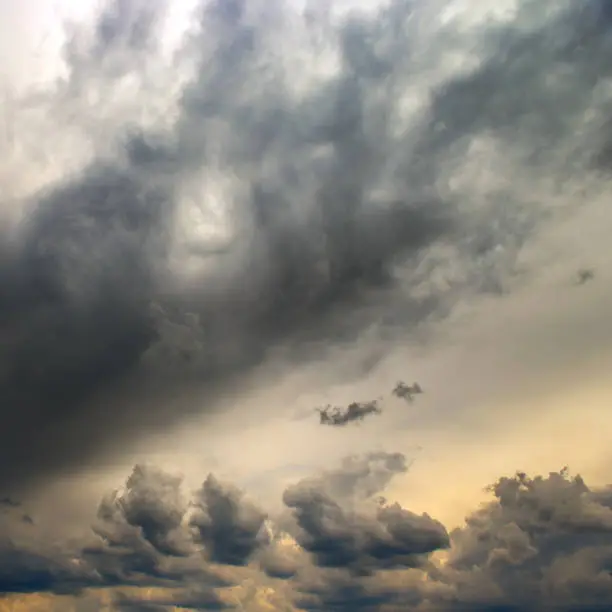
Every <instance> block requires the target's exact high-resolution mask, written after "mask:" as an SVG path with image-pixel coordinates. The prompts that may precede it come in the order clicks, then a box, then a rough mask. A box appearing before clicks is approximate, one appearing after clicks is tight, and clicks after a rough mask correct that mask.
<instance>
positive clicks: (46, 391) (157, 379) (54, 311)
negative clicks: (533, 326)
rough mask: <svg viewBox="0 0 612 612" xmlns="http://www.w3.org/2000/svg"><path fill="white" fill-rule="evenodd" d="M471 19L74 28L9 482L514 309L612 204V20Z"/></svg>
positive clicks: (41, 170) (7, 309)
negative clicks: (571, 223)
mask: <svg viewBox="0 0 612 612" xmlns="http://www.w3.org/2000/svg"><path fill="white" fill-rule="evenodd" d="M447 5H448V7H451V4H449V3H444V2H440V3H435V2H434V3H433V4H429V3H428V4H427V6H425V5H422V4H420V3H412V2H404V1H400V0H396V1H393V2H390V3H387V4H386V5H384V6H383V5H381V7H379V8H377V9H375V10H374V9H373V10H372V11H367V12H362V13H357V14H355V15H347V14H344V15H341V16H338V14H336V13H335V12H334V11H333V10H331V9H330V10H328V8H329V7H327V5H326V4H325V3H323V4H322V5H321V6H319V7H318V8H317V7H315V6H314V5H313V6H312V7H309V9H308V10H306V11H304V12H300V11H298V10H297V8H296V7H294V6H293V5H292V4H291V3H281V2H262V3H260V2H257V1H252V2H240V1H237V2H230V3H227V2H208V3H205V4H203V5H201V6H198V8H197V11H196V13H195V15H194V17H193V19H192V24H191V25H192V27H191V29H190V31H189V32H188V33H187V34H185V36H184V37H183V38H182V39H181V42H180V43H179V45H178V47H177V49H176V51H175V53H174V54H169V53H168V50H167V49H165V48H164V45H162V44H161V43H160V42H159V41H160V40H162V38H163V37H162V36H161V32H162V31H163V29H164V26H165V24H166V22H167V19H168V8H169V7H168V6H166V5H165V4H164V3H163V2H155V3H143V2H138V1H136V0H133V1H127V2H126V1H120V0H116V1H115V2H110V3H108V4H107V5H105V6H103V7H102V9H101V11H100V12H99V14H97V16H96V17H95V19H94V21H93V22H91V23H82V24H76V25H72V26H71V29H70V37H69V38H68V39H67V42H66V45H65V48H64V53H63V61H64V76H62V77H61V78H59V79H58V80H57V81H56V82H54V83H52V84H51V85H49V86H46V87H43V88H42V89H41V88H39V89H38V90H36V91H31V92H29V91H28V92H26V93H25V94H23V99H20V100H19V102H20V104H21V107H22V108H23V110H22V111H21V114H18V115H16V117H15V121H14V130H13V132H14V140H13V141H12V142H13V144H12V145H11V146H12V148H10V149H7V159H8V161H7V162H6V172H3V174H2V177H3V178H2V181H3V182H4V183H5V186H6V190H5V193H6V194H8V195H7V196H6V199H7V201H6V203H5V205H3V206H2V214H3V216H4V217H6V222H5V223H4V224H3V228H2V235H1V242H0V281H1V283H2V286H3V287H4V290H3V291H2V293H1V294H0V326H1V332H2V337H3V342H2V346H1V347H0V385H1V386H0V391H1V395H2V397H3V403H2V411H3V413H2V420H3V428H2V431H1V432H0V489H7V490H8V489H11V488H15V487H18V486H30V485H32V486H33V484H34V483H35V482H37V481H38V480H40V479H44V478H45V477H46V476H48V475H49V474H54V473H56V472H58V471H60V472H61V471H62V470H65V469H68V468H69V467H70V466H71V465H74V463H75V462H76V463H78V464H79V465H83V464H85V463H87V462H88V461H93V460H101V457H102V454H101V453H103V451H107V452H117V451H118V449H120V448H121V447H122V444H123V443H125V442H126V441H132V440H133V439H134V437H135V436H140V435H142V432H144V431H146V432H149V431H151V430H152V429H153V428H160V427H164V426H167V425H172V424H176V423H178V422H180V420H181V419H182V418H184V417H185V416H187V415H189V414H193V413H197V412H200V411H202V406H203V405H206V406H214V403H215V402H214V399H215V394H218V393H223V392H224V391H226V390H227V389H231V388H232V387H233V386H234V385H235V384H239V382H240V379H241V376H242V375H243V374H244V373H246V372H248V371H250V370H251V369H252V368H253V367H255V366H257V365H258V364H261V363H264V362H266V361H267V360H269V359H272V358H273V355H274V354H275V351H277V350H279V347H280V348H282V351H283V355H284V357H285V358H286V359H309V358H313V357H317V356H320V355H321V354H322V352H323V351H324V350H325V348H326V347H329V346H332V345H336V344H338V343H345V342H350V341H352V340H354V339H356V338H359V337H361V336H362V335H363V334H364V333H365V332H366V331H367V330H372V329H374V330H375V332H376V334H378V335H380V336H382V337H386V336H398V335H402V334H410V333H411V332H412V331H413V330H415V329H417V328H419V329H420V328H421V327H422V326H423V325H425V324H427V323H429V322H431V321H432V320H436V319H438V318H440V317H442V316H445V315H447V314H448V313H449V312H451V311H452V309H453V308H454V306H455V305H456V304H457V303H458V301H459V300H460V299H462V298H463V297H469V296H473V295H475V294H479V293H482V292H485V293H500V292H501V293H503V292H505V291H507V290H509V288H511V287H512V282H514V281H513V278H514V276H513V275H514V273H515V272H516V271H517V270H519V269H520V265H522V260H521V257H522V254H523V249H524V247H525V246H526V245H529V244H531V242H530V241H532V240H533V239H535V237H536V236H537V235H538V232H539V231H540V230H542V229H543V228H546V227H547V223H550V222H551V219H554V218H556V217H555V215H559V214H568V213H571V212H572V211H575V210H579V209H580V208H581V206H584V200H585V198H584V197H582V196H581V197H577V196H576V194H577V193H582V194H583V195H584V194H587V195H588V193H594V192H598V193H599V192H601V191H602V190H605V186H606V182H605V181H606V179H607V173H608V171H609V169H608V164H607V161H606V159H607V157H606V151H607V150H608V148H609V146H608V143H607V140H606V136H605V134H606V132H605V129H604V128H605V126H606V125H608V121H609V117H608V116H607V111H606V108H607V106H606V104H607V101H608V97H609V95H608V93H607V89H606V87H605V84H606V82H607V81H606V79H607V78H608V77H609V66H608V63H607V60H606V59H605V58H606V57H608V56H609V54H608V53H607V49H608V46H609V45H610V37H609V28H608V24H609V15H608V12H609V11H608V9H606V8H605V7H606V4H605V3H604V2H582V1H579V2H561V3H558V2H555V3H550V2H543V3H538V2H531V1H526V0H524V1H521V2H518V3H516V6H515V7H514V8H513V9H512V10H510V12H509V13H508V15H506V16H505V17H503V18H497V19H492V20H489V21H484V22H482V21H479V22H470V21H469V20H467V19H465V18H463V17H462V16H461V14H459V16H458V17H455V18H451V17H446V18H445V17H444V15H445V12H444V11H443V10H442V9H443V8H445V7H447ZM330 6H331V5H330ZM451 58H454V59H452V61H451ZM17 106H19V105H17ZM47 141H48V142H52V143H53V158H51V156H50V155H49V154H50V152H51V149H47V148H46V147H47ZM15 143H17V144H15ZM581 190H582V192H581ZM170 405H172V408H169V406H170Z"/></svg>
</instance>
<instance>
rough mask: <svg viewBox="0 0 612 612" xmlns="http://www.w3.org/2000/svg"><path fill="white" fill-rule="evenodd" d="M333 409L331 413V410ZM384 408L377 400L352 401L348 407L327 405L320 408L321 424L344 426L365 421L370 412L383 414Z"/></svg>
mask: <svg viewBox="0 0 612 612" xmlns="http://www.w3.org/2000/svg"><path fill="white" fill-rule="evenodd" d="M330 410H331V414H330V412H329V411H330ZM381 412H382V409H381V408H380V406H379V405H378V402H377V401H376V400H373V401H369V402H351V403H350V404H349V405H348V406H347V407H346V408H344V409H342V408H338V407H337V406H336V407H334V408H332V407H331V406H326V407H325V408H322V409H319V415H320V418H321V425H331V426H332V427H343V426H344V425H348V424H349V423H354V422H357V421H363V419H365V417H367V416H368V415H370V414H381Z"/></svg>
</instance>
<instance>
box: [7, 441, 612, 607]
mask: <svg viewBox="0 0 612 612" xmlns="http://www.w3.org/2000/svg"><path fill="white" fill-rule="evenodd" d="M405 469H406V463H405V458H404V457H403V455H401V454H395V455H393V454H388V453H373V454H370V455H364V456H359V457H351V458H347V460H346V461H345V463H344V465H343V466H341V467H338V468H336V469H332V470H328V471H327V472H324V473H321V474H319V475H316V476H313V477H312V478H310V479H303V480H302V481H300V482H298V483H296V484H294V485H292V486H290V487H288V488H287V490H286V492H285V495H284V503H285V504H286V507H287V511H288V513H289V517H290V519H291V520H287V517H283V516H270V517H269V518H268V521H269V522H270V525H269V527H268V534H267V537H265V538H261V537H258V534H259V531H260V530H261V528H262V525H263V521H264V519H265V517H266V513H265V512H263V511H262V510H260V509H258V508H257V507H256V506H254V505H253V502H251V501H249V500H247V499H246V498H245V496H244V493H241V492H239V491H238V490H237V489H235V488H233V487H231V486H229V485H221V484H219V482H218V481H217V480H216V479H215V478H214V477H210V476H209V477H208V478H207V479H206V480H205V482H204V485H203V487H202V489H201V490H197V491H194V492H193V494H192V504H194V505H195V507H192V510H190V511H188V514H189V512H192V519H191V520H189V516H183V515H181V516H183V519H182V521H181V522H179V520H178V518H177V517H178V514H175V513H174V512H173V511H172V510H171V508H174V507H175V505H176V498H177V497H176V491H177V483H178V479H177V477H175V476H172V475H170V474H167V473H164V472H163V471H161V470H159V469H157V468H153V467H148V468H144V467H143V466H136V467H135V468H134V472H133V474H132V475H131V476H130V477H129V478H128V479H127V481H126V486H125V490H122V491H121V492H119V493H114V494H113V495H112V496H111V497H105V498H104V499H103V500H102V502H101V508H102V510H101V513H100V515H101V517H100V518H99V519H98V520H99V521H102V522H103V523H104V524H105V529H101V528H100V525H99V524H98V523H96V525H94V536H95V541H92V542H89V543H85V544H83V543H82V542H81V543H74V542H72V543H71V542H54V543H51V542H50V540H48V538H47V537H46V536H45V534H42V533H38V534H36V535H34V536H32V535H31V534H30V536H29V537H27V538H26V537H23V534H25V532H23V534H22V535H21V536H20V535H19V534H18V533H17V532H16V531H14V530H13V531H12V532H11V536H10V538H9V537H8V535H7V534H3V536H2V540H1V550H0V590H1V592H2V593H4V594H8V593H34V592H38V593H41V592H42V593H44V592H47V593H55V594H59V595H64V596H66V595H73V596H76V595H79V594H81V597H80V598H79V599H77V600H75V601H77V602H79V601H80V602H82V603H83V606H93V605H94V603H93V602H95V601H98V599H96V595H95V593H102V592H103V591H108V592H110V593H111V594H112V595H111V599H112V601H113V602H114V603H113V605H114V608H113V609H116V610H169V609H173V606H174V607H179V608H185V609H194V610H221V609H236V608H235V606H239V605H242V604H240V602H241V601H243V603H244V602H246V601H247V600H248V601H250V602H251V604H252V605H251V604H249V606H247V607H246V608H245V609H249V610H251V609H252V610H264V609H268V608H266V607H265V605H264V604H261V605H262V607H257V606H258V605H259V604H256V603H254V602H256V601H258V600H257V598H252V597H251V596H250V595H249V593H248V591H249V588H250V587H248V586H247V585H249V584H251V585H252V587H253V588H256V589H257V588H258V589H263V590H265V589H270V588H272V589H273V590H275V591H277V593H278V594H280V593H282V594H283V595H282V600H279V603H278V604H275V605H276V606H277V609H282V608H283V606H284V609H286V610H288V611H289V610H295V609H301V610H312V611H317V610H338V611H343V610H363V611H373V610H415V612H416V611H417V610H418V611H419V612H423V611H425V612H427V611H428V610H431V611H433V610H436V611H438V610H446V611H448V612H454V611H458V610H467V609H470V610H492V609H508V610H521V611H522V610H534V611H535V610H542V609H555V610H564V611H566V612H574V611H577V610H601V609H605V608H607V607H609V606H610V605H612V579H611V578H610V559H611V558H612V556H611V555H612V535H611V534H612V493H611V491H612V488H611V487H603V488H598V489H595V488H590V487H589V486H588V485H587V483H586V482H585V481H584V480H583V479H582V478H581V477H580V476H571V475H570V474H569V471H568V470H567V469H563V470H561V471H559V472H553V473H551V474H549V475H548V476H534V477H530V476H529V475H527V474H524V473H521V472H519V473H517V474H516V475H515V476H511V477H508V476H504V477H502V478H500V479H498V480H497V481H496V482H495V483H493V484H492V485H491V486H489V487H488V488H487V489H488V491H489V492H490V493H491V494H492V498H491V499H490V500H489V501H487V502H486V503H484V504H483V505H481V506H479V507H478V508H476V509H474V510H473V511H472V512H470V513H469V514H468V515H467V516H466V518H465V522H464V523H463V524H462V525H461V526H460V527H458V528H456V529H453V530H451V531H450V532H448V531H447V529H446V528H445V527H444V526H443V525H442V524H441V523H440V522H438V521H437V520H435V519H434V518H432V517H430V516H429V515H427V514H417V513H414V512H412V511H410V510H409V509H408V508H404V507H402V506H401V505H400V504H398V503H392V502H387V501H386V500H382V499H381V498H380V496H381V494H383V493H385V487H387V486H388V485H389V483H390V481H391V479H392V478H393V477H395V476H398V475H400V474H402V473H404V472H405ZM130 490H131V492H130ZM183 493H184V492H182V491H181V494H183ZM185 495H187V494H186V493H185ZM109 499H112V500H114V501H113V502H109ZM121 499H122V500H124V501H123V502H119V501H117V500H121ZM110 506H112V507H113V508H114V509H115V510H114V511H112V512H111V511H110V510H109V507H110ZM180 507H181V508H186V507H187V505H186V504H182V505H181V506H180ZM204 513H206V516H207V518H206V521H204V520H203V518H202V515H203V514H204ZM135 516H136V517H138V518H137V519H134V518H133V517H135ZM128 517H132V518H131V519H130V518H128ZM168 517H172V518H168ZM129 521H131V522H129ZM151 525H155V527H154V528H153V527H151ZM161 525H166V526H167V528H170V529H182V530H183V534H184V535H185V536H186V537H189V538H190V545H191V548H190V549H189V550H188V551H187V552H185V551H181V553H180V555H177V554H176V552H175V551H173V550H167V549H166V548H167V547H166V546H165V545H164V547H162V548H160V547H158V546H156V545H155V542H159V541H160V533H164V534H165V533H166V532H167V531H168V529H167V528H162V527H161ZM194 525H195V526H196V527H197V529H195V530H194V529H192V527H193V526H194ZM221 534H222V535H223V537H221ZM41 536H43V537H41ZM221 539H222V540H223V543H222V544H220V543H219V540H221ZM161 541H163V542H167V538H166V537H162V539H161ZM257 585H259V586H257ZM287 587H288V590H287ZM236 588H238V589H239V590H240V589H243V590H244V592H243V593H242V595H240V593H238V594H234V595H233V596H229V595H228V592H229V591H228V589H229V590H230V591H231V590H232V589H236ZM96 589H97V590H96ZM241 597H243V599H241ZM102 599H104V598H101V599H100V600H99V601H102ZM106 601H108V598H106ZM282 602H284V603H282ZM245 605H246V604H245ZM253 606H254V607H253ZM279 606H280V608H279ZM85 609H87V608H85ZM93 609H97V608H93ZM240 609H242V608H240Z"/></svg>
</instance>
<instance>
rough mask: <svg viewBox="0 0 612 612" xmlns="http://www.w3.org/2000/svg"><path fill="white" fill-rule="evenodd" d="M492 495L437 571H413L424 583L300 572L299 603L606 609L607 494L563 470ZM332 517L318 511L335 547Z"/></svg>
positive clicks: (610, 545) (515, 480)
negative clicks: (492, 497)
mask: <svg viewBox="0 0 612 612" xmlns="http://www.w3.org/2000/svg"><path fill="white" fill-rule="evenodd" d="M489 490H490V491H491V492H492V493H493V495H494V501H492V502H490V503H488V504H486V505H485V506H481V507H480V508H478V509H477V510H475V511H474V512H472V513H471V514H470V515H468V517H467V518H466V521H465V525H464V526H462V527H461V528H458V529H455V530H454V531H452V532H451V533H450V537H449V543H450V548H449V549H448V554H447V555H446V560H445V562H444V563H443V564H439V563H438V562H437V561H436V560H435V559H434V558H432V559H430V560H429V563H427V564H425V565H424V566H423V567H422V570H419V569H416V570H411V571H417V572H422V573H421V576H420V577H419V576H418V575H416V576H412V577H411V576H410V575H409V574H405V575H404V576H403V577H401V578H400V579H399V580H395V581H393V580H390V579H389V576H387V578H385V576H386V575H387V574H389V572H385V571H379V572H377V574H375V575H373V576H365V577H364V576H359V575H357V576H356V575H354V574H353V575H351V574H350V573H348V572H346V571H345V569H344V568H342V569H333V568H332V569H326V570H324V572H323V573H322V574H319V575H317V574H314V575H308V574H304V575H300V574H299V573H297V574H294V578H293V581H294V585H295V587H296V589H297V590H298V593H299V595H298V598H297V602H296V603H297V604H298V605H299V607H300V609H305V610H309V611H313V612H314V611H318V610H337V611H345V610H346V611H348V610H364V611H365V610H369V611H374V610H381V609H385V610H387V609H388V610H411V609H414V610H419V611H429V610H431V611H432V612H433V611H434V610H435V611H436V612H439V611H447V612H455V611H457V612H458V611H465V610H482V611H483V612H485V611H487V612H489V611H492V610H514V611H516V612H519V611H520V612H532V611H533V612H535V611H537V610H552V609H554V610H560V611H563V612H577V611H578V610H586V611H591V610H592V611H595V610H604V609H608V608H609V607H610V605H612V578H611V576H612V566H611V562H612V540H611V539H610V533H611V526H612V522H611V521H612V495H611V493H610V489H609V488H605V489H600V490H593V489H590V488H589V487H588V486H587V485H586V483H585V482H584V481H583V480H582V479H581V478H580V477H579V476H577V477H573V478H572V477H570V476H569V475H568V473H567V471H566V470H562V471H561V472H558V473H551V474H550V475H548V476H547V477H542V476H536V477H534V478H531V477H529V476H527V475H526V474H522V473H519V474H517V475H516V476H515V477H511V478H508V477H504V478H501V479H500V480H499V481H497V482H496V483H495V484H494V485H492V486H491V487H490V488H489ZM318 503H319V504H323V500H322V499H321V498H320V499H319V502H318ZM404 512H405V511H404ZM331 515H332V513H331V511H330V509H329V508H328V509H327V511H326V512H323V513H319V517H320V518H322V517H325V518H326V524H327V525H328V526H329V527H330V528H331V527H332V526H336V529H335V530H334V538H340V539H341V538H342V536H343V535H345V534H346V530H341V529H337V522H338V521H337V520H332V519H331ZM365 533H367V525H363V532H362V534H365ZM313 542H314V540H313ZM432 543H433V542H432ZM326 548H327V547H326ZM428 548H429V546H428ZM440 548H444V546H440ZM431 550H432V551H433V550H435V546H431ZM315 558H316V557H315ZM380 569H383V568H380ZM296 576H297V577H296ZM425 576H426V577H427V580H426V581H424V580H423V577H425Z"/></svg>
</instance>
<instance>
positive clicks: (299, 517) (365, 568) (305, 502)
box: [283, 454, 448, 575]
mask: <svg viewBox="0 0 612 612" xmlns="http://www.w3.org/2000/svg"><path fill="white" fill-rule="evenodd" d="M401 458H402V459H403V456H402V457H401ZM395 459H397V458H396V457H393V456H392V455H384V454H381V455H380V456H369V457H364V458H363V460H362V461H363V463H364V464H365V466H367V467H368V468H370V467H371V466H373V465H374V464H375V462H376V461H381V460H382V463H383V465H384V463H385V462H393V461H394V460H395ZM347 467H348V466H347ZM402 467H403V466H402ZM400 471H401V470H394V471H392V472H390V473H389V476H391V475H392V474H394V473H398V472H400ZM339 473H341V472H340V471H338V472H335V473H334V472H330V473H329V474H328V475H326V476H325V477H323V478H322V479H321V480H320V481H319V482H318V483H317V482H316V481H313V480H312V479H305V480H303V481H301V482H299V483H298V484H296V485H292V486H291V487H289V488H288V489H287V490H286V491H285V493H284V495H283V501H284V503H285V505H287V506H288V507H289V508H291V509H292V512H293V515H294V517H295V520H296V523H297V526H298V530H297V531H296V532H295V534H294V537H295V539H296V541H297V542H298V544H299V545H300V546H301V547H302V548H303V549H304V550H306V551H307V552H309V553H311V555H312V556H313V559H314V562H315V563H316V564H317V565H319V566H321V567H331V568H346V569H349V570H350V571H351V572H354V573H355V574H357V575H367V574H369V573H372V572H375V571H377V570H380V569H389V568H398V567H419V566H420V565H422V564H423V563H424V562H425V559H426V556H427V555H428V554H429V553H431V552H433V551H434V550H439V549H442V548H445V547H446V546H448V534H447V533H446V529H445V528H444V526H443V525H442V524H440V523H439V522H438V521H435V520H433V519H432V518H431V517H429V516H428V515H425V514H424V515H421V516H419V515H417V514H413V513H412V512H409V511H407V510H404V509H403V508H401V507H400V506H399V505H397V504H396V505H389V506H387V505H380V504H376V503H373V504H371V506H370V507H367V506H365V504H359V503H358V504H356V505H352V504H351V505H352V506H353V507H351V505H349V506H348V507H347V504H346V500H347V496H346V495H343V494H342V493H343V491H342V488H341V487H337V486H334V481H337V479H338V475H339ZM371 473H372V472H371V470H370V469H366V470H364V471H361V473H360V477H359V479H358V480H357V481H356V482H355V481H354V482H353V486H352V487H350V489H352V491H351V492H352V493H355V492H357V491H358V492H359V493H357V495H356V496H355V495H353V496H352V497H353V499H354V500H360V501H362V502H363V501H366V500H368V499H369V500H370V502H373V500H372V499H371V498H372V496H373V495H376V494H379V493H380V492H381V490H382V487H381V486H380V485H383V486H384V485H385V484H387V482H388V481H389V479H390V478H389V479H388V478H381V479H378V483H379V486H378V487H367V486H366V488H363V487H362V484H363V483H362V482H360V481H362V480H363V481H365V480H367V479H368V478H370V476H371ZM353 475H354V472H353V474H351V472H350V471H349V472H348V473H347V481H348V480H350V479H351V477H352V476H353ZM350 489H349V490H350ZM334 491H335V495H334Z"/></svg>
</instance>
